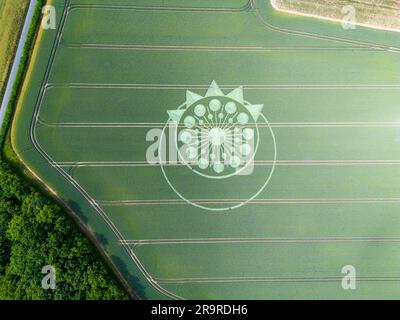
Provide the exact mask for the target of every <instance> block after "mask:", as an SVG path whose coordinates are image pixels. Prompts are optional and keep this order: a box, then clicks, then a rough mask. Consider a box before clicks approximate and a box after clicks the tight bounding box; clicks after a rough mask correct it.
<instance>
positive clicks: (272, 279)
mask: <svg viewBox="0 0 400 320" xmlns="http://www.w3.org/2000/svg"><path fill="white" fill-rule="evenodd" d="M342 280H343V276H342V277H337V276H331V277H329V276H327V277H215V278H169V279H168V278H167V279H162V278H157V281H158V282H160V283H165V284H167V283H169V284H184V283H241V282H260V283H262V282H279V283H285V282H287V283H300V282H315V283H321V282H339V283H341V282H342ZM399 280H400V277H367V276H364V277H361V276H357V281H362V282H398V281H399Z"/></svg>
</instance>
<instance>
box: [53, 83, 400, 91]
mask: <svg viewBox="0 0 400 320" xmlns="http://www.w3.org/2000/svg"><path fill="white" fill-rule="evenodd" d="M239 86H243V87H244V88H245V89H246V90H252V89H253V90H255V89H261V90H267V89H274V90H275V89H291V90H293V89H312V90H318V89H324V90H325V89H360V90H370V89H400V85H399V84H370V85H368V84H244V85H243V84H233V85H232V84H230V85H220V86H219V87H220V88H221V89H227V90H229V89H234V88H237V87H239ZM207 87H208V86H207V85H206V84H155V83H153V84H150V83H88V82H87V83H80V82H76V83H73V82H71V83H48V84H47V85H46V89H47V90H48V89H52V88H88V89H107V88H109V89H157V90H161V89H168V90H171V89H176V90H182V89H184V90H187V89H199V90H201V89H207Z"/></svg>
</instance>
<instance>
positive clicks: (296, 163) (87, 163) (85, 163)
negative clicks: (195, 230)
mask: <svg viewBox="0 0 400 320" xmlns="http://www.w3.org/2000/svg"><path fill="white" fill-rule="evenodd" d="M250 163H252V164H254V165H256V166H268V165H273V164H274V163H276V165H277V166H364V165H372V166H373V165H383V166H384V165H388V166H389V165H390V166H391V165H400V160H277V161H276V162H274V161H271V160H256V161H251V162H250ZM54 164H55V165H57V166H59V167H67V168H82V167H158V166H159V165H160V163H159V162H158V161H155V162H150V163H149V162H148V161H97V162H96V161H92V162H91V161H76V162H73V161H72V162H55V163H54ZM163 165H164V166H170V167H179V166H182V167H183V166H186V164H184V163H180V162H168V163H165V164H163Z"/></svg>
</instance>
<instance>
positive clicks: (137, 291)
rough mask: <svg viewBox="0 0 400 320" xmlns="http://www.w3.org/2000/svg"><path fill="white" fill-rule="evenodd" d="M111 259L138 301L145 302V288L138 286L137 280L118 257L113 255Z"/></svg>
mask: <svg viewBox="0 0 400 320" xmlns="http://www.w3.org/2000/svg"><path fill="white" fill-rule="evenodd" d="M111 258H112V260H113V261H114V263H115V265H116V266H117V268H118V270H119V271H120V272H121V274H122V275H123V276H124V277H125V279H126V281H127V282H128V283H129V286H130V287H131V288H132V290H133V291H134V292H135V294H136V295H138V296H139V297H140V299H142V300H146V299H147V298H146V294H145V288H144V287H143V286H142V285H141V284H140V281H139V278H137V277H135V276H134V275H132V273H131V272H130V271H129V269H128V267H127V265H126V263H125V262H124V261H123V260H122V259H121V258H120V257H117V256H115V255H113V256H111Z"/></svg>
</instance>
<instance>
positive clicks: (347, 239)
mask: <svg viewBox="0 0 400 320" xmlns="http://www.w3.org/2000/svg"><path fill="white" fill-rule="evenodd" d="M386 242H390V243H399V242H400V237H314V238H313V237H305V238H299V237H293V238H290V237H267V238H192V239H190V238H189V239H184V238H183V239H153V240H152V239H145V240H122V241H120V242H119V243H120V244H121V245H128V246H130V245H133V246H141V245H174V244H236V243H271V244H280V243H291V244H302V243H386Z"/></svg>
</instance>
